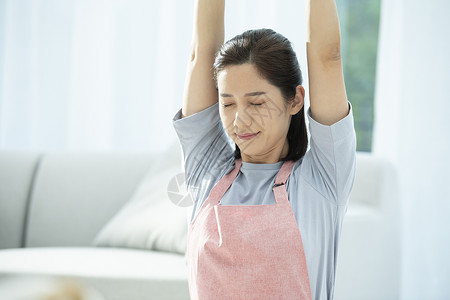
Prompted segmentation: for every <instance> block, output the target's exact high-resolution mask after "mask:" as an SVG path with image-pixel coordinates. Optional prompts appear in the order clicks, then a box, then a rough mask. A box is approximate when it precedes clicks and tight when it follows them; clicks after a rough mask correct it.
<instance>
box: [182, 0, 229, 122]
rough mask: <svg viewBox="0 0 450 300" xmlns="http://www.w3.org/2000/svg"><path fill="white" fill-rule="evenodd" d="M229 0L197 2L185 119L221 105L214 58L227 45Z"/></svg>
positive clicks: (186, 86)
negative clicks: (225, 37) (227, 7)
mask: <svg viewBox="0 0 450 300" xmlns="http://www.w3.org/2000/svg"><path fill="white" fill-rule="evenodd" d="M224 13H225V0H196V1H195V11H194V31H193V34H192V41H191V50H190V57H189V61H188V65H187V71H186V78H185V85H184V95H183V106H182V109H181V114H182V117H186V116H189V115H192V114H195V113H197V112H199V111H202V110H204V109H205V108H208V107H210V106H211V105H213V104H215V103H217V101H218V94H217V89H216V84H215V81H214V72H213V64H214V58H215V55H216V53H217V51H219V49H220V46H221V45H222V44H223V42H224V35H225V29H224Z"/></svg>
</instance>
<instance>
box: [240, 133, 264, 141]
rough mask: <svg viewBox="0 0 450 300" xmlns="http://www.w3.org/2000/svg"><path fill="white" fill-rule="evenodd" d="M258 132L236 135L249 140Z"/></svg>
mask: <svg viewBox="0 0 450 300" xmlns="http://www.w3.org/2000/svg"><path fill="white" fill-rule="evenodd" d="M258 134H259V132H257V133H244V134H238V135H237V136H238V138H240V139H241V140H251V139H252V138H254V137H255V136H257V135H258Z"/></svg>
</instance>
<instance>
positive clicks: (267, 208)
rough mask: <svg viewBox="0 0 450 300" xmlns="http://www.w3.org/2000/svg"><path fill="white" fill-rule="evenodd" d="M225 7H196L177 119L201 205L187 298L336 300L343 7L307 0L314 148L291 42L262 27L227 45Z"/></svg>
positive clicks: (345, 157) (348, 172) (345, 108)
mask: <svg viewBox="0 0 450 300" xmlns="http://www.w3.org/2000/svg"><path fill="white" fill-rule="evenodd" d="M224 6H225V4H224V0H197V1H196V8H195V23H194V34H193V39H192V45H191V58H190V61H189V65H188V71H187V76H186V85H185V92H184V100H183V106H182V109H181V110H180V111H178V113H177V114H176V115H175V117H174V119H173V122H174V123H173V124H174V127H175V130H176V132H177V134H178V137H179V140H180V143H181V145H182V148H183V152H184V159H185V172H186V182H187V185H188V189H189V191H190V192H191V193H192V196H193V197H194V199H195V205H194V210H193V214H192V217H191V223H190V225H189V233H188V242H187V251H186V257H187V260H188V261H187V264H188V276H189V278H188V279H189V291H190V296H191V299H332V298H333V292H334V283H335V278H334V276H335V270H336V259H337V253H338V251H337V249H338V243H339V237H340V231H341V226H342V221H343V217H344V214H345V211H346V207H347V201H348V196H349V193H350V191H351V188H352V185H353V179H354V172H355V144H356V140H355V133H354V128H353V117H352V112H351V106H350V104H349V102H348V101H347V95H346V91H345V85H344V78H343V71H342V62H341V57H340V32H339V22H338V16H337V12H336V5H335V3H334V0H311V1H307V15H308V17H307V30H308V34H307V39H308V40H307V59H308V71H309V72H308V73H309V82H310V85H309V92H310V102H311V107H310V109H309V110H308V112H307V116H308V119H309V128H310V135H311V143H310V149H309V150H308V151H307V146H308V139H307V133H306V126H305V116H304V115H305V114H304V108H303V103H304V96H305V90H304V88H303V87H302V85H301V84H302V76H301V72H300V68H299V65H298V61H297V58H296V55H295V53H294V51H293V50H292V47H291V45H290V43H289V41H288V40H287V39H286V38H284V37H283V36H282V35H280V34H278V33H276V32H274V31H272V30H269V29H261V30H250V31H247V32H244V33H243V34H241V35H238V36H236V37H234V38H233V39H231V40H230V41H228V42H226V43H225V44H224V45H222V43H223V39H224ZM219 50H220V51H219ZM218 51H219V52H218ZM230 139H231V140H230Z"/></svg>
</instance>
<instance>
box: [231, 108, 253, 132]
mask: <svg viewBox="0 0 450 300" xmlns="http://www.w3.org/2000/svg"><path fill="white" fill-rule="evenodd" d="M233 125H234V126H235V127H238V128H239V127H241V128H246V127H250V125H252V118H251V116H250V115H249V114H248V113H247V112H246V111H243V110H240V111H237V112H236V115H235V116H234V122H233Z"/></svg>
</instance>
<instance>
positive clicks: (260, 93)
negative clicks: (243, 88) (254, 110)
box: [220, 92, 266, 98]
mask: <svg viewBox="0 0 450 300" xmlns="http://www.w3.org/2000/svg"><path fill="white" fill-rule="evenodd" d="M265 94H266V92H251V93H247V94H245V95H244V97H251V96H260V95H265ZM220 97H224V98H226V97H233V95H231V94H224V93H220Z"/></svg>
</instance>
